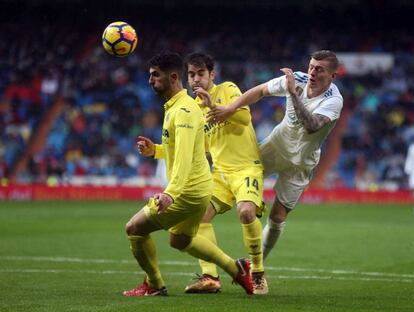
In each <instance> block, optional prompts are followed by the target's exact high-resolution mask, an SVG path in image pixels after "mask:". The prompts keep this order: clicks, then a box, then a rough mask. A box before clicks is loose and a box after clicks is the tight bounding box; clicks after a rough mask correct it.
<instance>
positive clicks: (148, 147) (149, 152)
mask: <svg viewBox="0 0 414 312" xmlns="http://www.w3.org/2000/svg"><path fill="white" fill-rule="evenodd" d="M137 148H138V153H140V154H141V155H143V156H146V157H153V156H154V155H155V144H154V142H152V141H151V140H150V139H148V138H146V137H143V136H139V137H138V139H137Z"/></svg>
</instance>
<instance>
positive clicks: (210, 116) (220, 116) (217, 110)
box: [207, 104, 235, 123]
mask: <svg viewBox="0 0 414 312" xmlns="http://www.w3.org/2000/svg"><path fill="white" fill-rule="evenodd" d="M234 112H235V109H234V108H233V107H232V106H231V104H230V105H225V106H214V107H212V108H210V111H209V112H208V113H207V121H208V122H210V123H220V122H223V121H225V120H226V119H228V118H229V117H230V116H231V115H233V114H234Z"/></svg>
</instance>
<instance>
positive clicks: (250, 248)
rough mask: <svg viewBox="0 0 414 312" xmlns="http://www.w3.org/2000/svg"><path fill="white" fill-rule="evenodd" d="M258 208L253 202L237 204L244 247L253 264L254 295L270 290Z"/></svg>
mask: <svg viewBox="0 0 414 312" xmlns="http://www.w3.org/2000/svg"><path fill="white" fill-rule="evenodd" d="M257 208H258V207H257V206H256V204H255V203H253V202H251V201H240V202H238V203H237V212H238V214H239V218H240V222H241V225H242V231H243V242H244V246H245V248H246V250H247V253H248V254H249V257H250V260H251V262H252V277H253V287H254V294H257V295H264V294H267V293H268V291H269V289H268V285H267V281H266V278H265V277H264V267H263V247H262V245H263V244H262V224H261V222H260V221H259V219H258V218H257V217H256V211H257Z"/></svg>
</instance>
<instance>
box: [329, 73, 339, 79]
mask: <svg viewBox="0 0 414 312" xmlns="http://www.w3.org/2000/svg"><path fill="white" fill-rule="evenodd" d="M337 75H338V74H337V73H336V72H333V73H332V76H331V77H332V80H334V79H335V78H336V76H337Z"/></svg>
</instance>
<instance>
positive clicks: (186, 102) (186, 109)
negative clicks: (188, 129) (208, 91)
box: [176, 95, 201, 117]
mask: <svg viewBox="0 0 414 312" xmlns="http://www.w3.org/2000/svg"><path fill="white" fill-rule="evenodd" d="M177 104H178V105H177V109H176V113H177V114H178V115H182V116H183V117H186V115H192V114H201V108H200V106H199V104H198V103H197V101H196V100H195V99H193V98H192V97H191V96H189V95H186V96H185V97H183V99H182V101H180V102H179V103H177Z"/></svg>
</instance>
